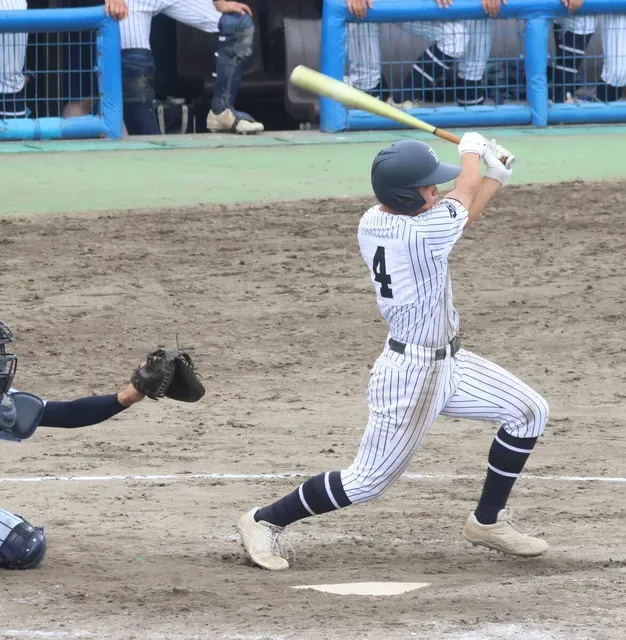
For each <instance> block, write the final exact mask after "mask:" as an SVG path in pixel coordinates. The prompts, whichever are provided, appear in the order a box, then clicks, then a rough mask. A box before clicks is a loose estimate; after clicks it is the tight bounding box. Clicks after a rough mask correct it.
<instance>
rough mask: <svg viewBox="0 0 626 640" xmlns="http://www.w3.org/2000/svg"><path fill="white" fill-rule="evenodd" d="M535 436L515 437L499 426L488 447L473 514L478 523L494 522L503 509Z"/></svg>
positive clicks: (529, 452)
mask: <svg viewBox="0 0 626 640" xmlns="http://www.w3.org/2000/svg"><path fill="white" fill-rule="evenodd" d="M536 442H537V438H516V437H514V436H512V435H510V434H509V433H507V432H506V431H505V430H504V428H500V430H499V431H498V433H497V434H496V437H495V438H494V441H493V443H492V445H491V449H490V450H489V462H488V465H487V466H488V467H489V469H488V471H487V478H486V479H485V484H484V486H483V493H482V495H481V496H480V500H479V502H478V507H476V511H475V512H474V515H475V516H476V519H477V520H478V522H480V523H481V524H494V523H495V522H496V521H497V518H498V512H499V511H500V510H501V509H504V507H505V506H506V502H507V500H508V499H509V495H510V493H511V489H512V488H513V485H514V484H515V481H516V480H517V478H518V477H519V475H520V473H521V472H522V469H523V468H524V465H525V464H526V460H528V456H529V455H530V454H531V452H532V450H533V447H534V446H535V443H536Z"/></svg>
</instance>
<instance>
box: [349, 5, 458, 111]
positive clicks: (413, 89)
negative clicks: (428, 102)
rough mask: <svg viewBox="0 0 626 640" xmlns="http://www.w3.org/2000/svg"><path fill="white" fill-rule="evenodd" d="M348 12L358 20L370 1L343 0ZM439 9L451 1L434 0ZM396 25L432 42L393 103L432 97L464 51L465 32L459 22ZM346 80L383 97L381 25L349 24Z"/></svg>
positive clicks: (403, 83) (369, 23)
mask: <svg viewBox="0 0 626 640" xmlns="http://www.w3.org/2000/svg"><path fill="white" fill-rule="evenodd" d="M346 1H347V5H348V11H349V12H350V13H351V14H352V15H353V16H354V17H355V18H358V19H359V20H363V19H365V17H366V15H367V11H368V9H371V8H372V2H373V0H346ZM435 1H436V2H437V5H438V6H439V7H441V8H447V7H448V6H449V5H450V4H452V2H451V0H435ZM399 26H400V27H401V28H403V29H405V30H407V31H409V32H410V33H411V34H412V35H415V36H419V37H422V38H424V39H425V40H429V41H431V42H433V41H434V42H433V44H431V45H429V47H428V48H427V49H426V50H425V51H424V52H423V53H422V54H421V56H419V58H418V59H417V60H415V62H414V64H413V66H412V68H411V72H410V73H409V74H408V75H407V76H406V77H405V78H404V79H403V82H402V88H401V89H400V90H399V91H397V92H396V94H395V95H394V100H395V101H396V102H401V103H405V105H404V106H407V107H408V106H410V105H409V104H406V103H407V102H413V101H416V100H420V99H421V100H424V99H432V97H433V95H434V92H435V90H436V88H437V87H440V86H442V85H443V84H444V83H445V78H446V77H447V76H449V71H450V70H451V69H453V68H454V65H455V64H456V62H457V61H458V60H459V59H460V58H461V56H462V55H463V53H464V52H465V46H466V44H467V32H466V30H465V27H464V26H463V23H461V22H443V21H442V22H439V21H433V22H405V23H399ZM347 29H348V33H347V35H348V67H349V71H348V77H349V83H350V84H351V85H352V86H353V87H356V88H357V89H361V91H366V92H367V93H370V94H371V95H374V96H376V97H382V99H383V100H386V99H387V98H388V97H389V88H388V86H387V84H386V82H385V79H384V77H383V75H382V73H381V60H380V25H378V24H377V23H374V22H351V23H348V28H347Z"/></svg>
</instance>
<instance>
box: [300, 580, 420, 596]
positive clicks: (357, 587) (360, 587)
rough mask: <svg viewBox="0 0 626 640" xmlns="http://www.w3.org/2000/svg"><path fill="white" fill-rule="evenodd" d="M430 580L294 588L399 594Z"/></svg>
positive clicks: (365, 594) (351, 594) (386, 594)
mask: <svg viewBox="0 0 626 640" xmlns="http://www.w3.org/2000/svg"><path fill="white" fill-rule="evenodd" d="M429 584H430V583H429V582H348V583H345V584H307V585H302V586H298V587H292V588H293V589H315V591H322V592H323V593H336V594H338V595H341V596H398V595H400V594H401V593H408V592H409V591H415V590H416V589H422V588H423V587H427V586H429Z"/></svg>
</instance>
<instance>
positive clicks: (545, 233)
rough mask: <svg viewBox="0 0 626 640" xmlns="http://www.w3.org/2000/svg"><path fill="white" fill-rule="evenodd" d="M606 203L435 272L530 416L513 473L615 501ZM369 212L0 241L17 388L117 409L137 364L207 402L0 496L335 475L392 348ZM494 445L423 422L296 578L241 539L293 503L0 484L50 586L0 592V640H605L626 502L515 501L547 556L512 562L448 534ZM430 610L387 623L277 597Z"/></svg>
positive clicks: (98, 222) (616, 442)
mask: <svg viewBox="0 0 626 640" xmlns="http://www.w3.org/2000/svg"><path fill="white" fill-rule="evenodd" d="M621 192H623V187H622V186H621V185H618V184H610V183H602V184H582V183H570V184H564V185H559V186H542V187H517V188H510V189H508V190H506V191H504V192H503V193H502V194H501V195H500V196H499V197H498V199H497V201H496V202H495V204H494V205H493V206H492V207H491V208H490V211H489V213H488V214H487V215H486V216H485V218H484V219H483V220H482V221H480V222H479V223H478V224H476V225H475V226H474V227H472V228H471V229H469V230H468V231H467V233H466V236H465V238H464V239H463V240H462V241H461V242H460V244H459V246H458V248H457V249H456V250H455V252H454V254H453V258H452V272H453V279H454V283H455V293H456V303H457V308H458V309H459V310H460V312H461V318H462V338H463V343H464V346H465V347H467V348H471V349H474V350H476V351H478V352H480V353H481V354H483V355H485V356H487V357H490V358H492V359H494V360H496V361H498V362H499V363H501V364H503V365H504V366H506V367H508V368H510V369H511V370H512V371H513V372H515V373H517V374H518V375H519V376H520V377H522V378H523V379H525V380H527V381H528V382H529V383H531V384H532V385H533V386H535V387H536V388H537V389H538V390H540V391H541V392H542V393H543V394H545V395H546V396H547V398H548V399H549V401H550V404H551V407H552V414H551V421H550V424H549V428H548V431H547V433H546V435H545V437H544V438H543V440H542V442H541V443H540V445H539V446H538V447H537V450H536V452H535V453H534V454H533V456H531V460H530V462H529V465H528V472H529V473H531V474H540V475H551V476H558V475H578V476H615V477H622V478H623V477H624V476H626V463H625V462H624V460H625V459H626V436H625V434H624V403H625V400H626V391H625V389H624V382H623V381H624V379H625V378H626V364H625V360H624V352H625V347H624V345H623V337H624V329H623V326H624V319H625V315H626V306H625V305H626V266H625V265H624V255H625V249H626V241H625V240H624V237H625V236H626V219H625V218H624V214H623V211H622V210H621V207H620V205H619V202H620V200H623V196H621V195H620V193H621ZM367 204H369V203H368V202H366V201H360V202H350V201H347V200H332V201H330V200H328V201H318V202H294V203H288V204H284V203H283V204H280V205H276V206H273V205H271V204H268V205H260V206H254V207H237V208H233V207H218V208H215V209H205V208H195V209H187V210H164V211H156V212H155V211H151V212H135V211H133V212H119V213H110V214H105V215H87V216H80V217H72V216H49V217H30V218H12V219H0V251H1V252H2V264H3V271H4V273H3V275H2V280H3V294H4V300H3V304H2V306H1V314H0V317H2V318H3V319H4V320H5V321H7V322H8V323H9V325H10V326H12V327H13V328H14V329H15V331H16V333H17V335H18V337H19V342H18V345H17V346H18V350H19V355H20V368H19V371H18V377H17V380H16V383H17V384H18V386H20V387H21V388H23V389H25V390H30V391H32V392H35V393H38V394H41V395H42V396H44V397H49V398H57V399H63V398H72V397H76V396H78V395H82V394H87V393H98V392H111V391H115V390H117V389H118V388H120V387H121V386H122V385H124V384H125V382H126V381H127V379H128V376H129V375H130V371H131V369H132V367H133V366H134V365H135V364H136V363H137V362H139V361H140V359H141V358H142V357H143V356H144V355H145V353H146V352H147V351H148V350H149V349H150V348H151V347H152V346H154V345H155V344H161V345H164V344H171V343H173V342H174V340H175V334H176V333H178V334H179V339H180V341H181V343H182V344H183V345H185V346H192V347H193V354H194V357H195V358H196V361H197V363H198V365H199V368H200V370H201V371H202V372H204V374H205V378H206V383H207V387H208V394H207V397H206V401H203V402H201V403H199V404H197V405H191V406H183V405H176V404H174V403H171V402H159V403H154V402H149V401H146V402H144V403H142V404H141V405H139V406H137V407H135V408H134V409H132V410H131V411H129V412H128V413H127V414H125V415H123V416H121V417H120V418H118V419H116V420H114V421H112V422H110V423H108V424H105V425H100V426H96V427H92V428H89V429H82V430H78V431H75V432H61V431H54V430H46V429H41V430H40V431H39V432H38V433H37V434H36V436H35V437H34V438H33V439H32V440H31V441H29V442H26V443H22V444H20V445H13V446H11V445H10V444H8V443H5V444H3V445H2V449H3V453H2V455H3V461H4V464H3V472H2V478H7V477H14V478H17V477H31V476H41V475H44V474H53V475H54V474H62V475H89V476H94V475H111V474H129V473H136V474H140V473H141V474H160V473H165V474H172V473H213V472H232V473H241V474H251V473H279V472H299V473H311V474H313V473H317V472H319V471H322V470H328V469H338V468H341V467H342V466H345V465H347V464H349V463H350V461H351V459H352V456H353V455H354V452H355V450H356V447H357V446H358V442H359V439H360V434H361V429H362V426H363V425H364V422H365V420H366V395H365V390H366V385H367V379H368V370H369V367H370V366H371V364H372V363H373V361H374V359H375V358H376V356H377V354H378V352H379V351H380V349H381V347H382V344H383V342H384V339H385V335H386V331H385V327H384V325H383V324H382V322H381V320H380V319H379V316H378V312H377V309H376V305H375V298H374V295H373V292H372V290H371V289H370V284H369V281H368V275H367V271H366V269H365V267H364V266H363V265H362V264H361V259H360V256H359V253H358V245H357V242H356V235H355V234H356V226H357V223H358V218H359V216H360V214H361V213H362V211H363V209H364V208H365V207H366V206H367ZM493 432H494V428H493V427H491V426H489V425H485V424H480V423H472V422H460V421H450V420H444V419H442V420H441V421H438V422H437V424H436V425H435V427H434V428H433V430H432V432H431V434H430V436H429V438H428V440H427V441H426V443H425V445H424V447H423V449H422V450H421V451H420V452H419V453H418V455H417V456H416V459H415V460H414V462H413V464H412V466H411V469H410V471H411V472H414V473H425V474H431V473H432V474H440V475H448V476H449V475H455V474H459V475H464V476H465V475H467V476H470V477H469V479H453V478H445V477H436V478H429V479H418V480H407V479H403V480H401V481H400V482H399V483H398V484H397V485H396V486H395V487H394V488H393V489H392V490H391V491H390V492H389V493H388V494H387V495H386V496H385V497H384V498H383V499H382V500H380V501H378V502H376V503H371V504H369V505H366V506H363V507H360V508H354V509H348V510H346V511H345V512H342V513H339V514H333V515H330V516H328V517H324V518H319V519H315V520H310V521H305V522H303V523H301V524H298V525H296V526H294V527H293V530H292V533H291V542H292V544H293V545H294V547H295V549H296V551H297V561H296V564H295V566H294V568H293V570H291V571H289V572H285V573H282V574H271V573H267V572H263V571H261V570H257V569H255V568H253V567H251V566H249V565H248V564H247V563H246V561H245V560H244V558H243V556H242V554H241V551H240V548H239V546H238V542H237V541H236V538H235V536H234V523H235V521H236V520H237V518H238V517H239V515H240V514H241V513H242V512H243V511H244V510H246V509H248V508H249V507H251V506H253V505H255V504H261V503H264V502H266V501H269V500H271V499H273V498H274V497H277V496H279V495H281V494H282V493H284V492H285V491H287V490H289V489H290V488H291V487H294V486H296V485H297V482H298V481H297V480H296V479H293V478H291V479H267V480H262V481H259V480H249V479H248V480H246V479H238V480H233V479H222V480H198V479H196V480H194V479H191V480H185V481H176V482H174V481H169V480H163V481H154V480H152V481H110V482H101V481H100V482H99V481H86V482H63V481H59V482H42V483H0V504H1V505H2V506H3V507H4V508H7V509H12V510H15V511H17V512H18V513H21V514H23V515H24V516H25V517H28V518H29V520H31V521H32V522H33V523H35V524H42V525H44V526H45V527H46V528H47V531H48V534H49V541H50V548H49V555H48V557H47V560H46V562H45V564H44V566H43V567H42V568H41V569H40V570H38V571H33V572H27V573H4V574H2V582H1V585H0V594H1V596H0V597H1V600H2V607H1V608H0V638H16V637H19V638H43V637H45V638H80V637H85V638H96V639H98V640H100V639H108V638H111V639H113V640H126V639H129V640H130V639H131V638H135V639H137V640H144V639H145V640H152V639H155V640H156V639H164V640H169V639H172V640H174V639H176V640H191V639H192V638H201V639H205V638H206V639H209V638H240V639H252V638H259V639H261V638H268V639H269V638H271V639H277V638H285V639H289V640H296V639H297V640H313V639H316V640H317V639H324V640H326V639H330V638H337V639H342V640H351V639H357V638H358V639H361V638H368V639H369V638H371V639H374V640H383V639H384V640H388V639H389V640H391V639H400V638H402V639H404V638H417V639H425V640H426V639H428V640H432V639H438V638H450V639H454V640H483V639H487V638H494V639H495V638H515V639H520V638H523V639H524V640H540V639H541V640H543V639H554V638H558V639H563V640H574V639H576V640H579V639H582V638H590V639H591V638H593V639H607V640H608V639H615V640H617V639H620V640H621V639H623V638H624V637H625V635H626V633H625V631H624V630H625V628H626V604H625V603H626V540H625V536H624V524H625V519H626V484H625V483H623V482H622V483H618V482H612V483H600V482H589V481H582V480H581V481H574V482H572V481H557V480H545V479H544V480H541V479H529V478H526V479H524V480H522V481H520V483H519V485H518V487H517V488H516V490H515V493H514V496H513V498H512V506H513V507H516V508H517V513H518V515H519V518H520V520H521V522H522V524H523V526H525V527H526V528H529V529H535V530H536V531H537V532H540V533H542V534H545V535H546V536H547V538H548V539H549V541H550V542H551V544H552V548H551V550H550V552H549V553H548V554H547V555H546V556H545V557H543V558H540V559H535V560H526V561H522V560H515V559H511V558H506V557H503V556H498V555H495V554H490V553H488V552H486V551H484V550H479V549H474V548H472V547H470V546H469V545H467V544H465V543H464V542H463V541H462V540H461V538H460V528H461V526H462V523H463V521H464V519H465V517H466V516H467V513H468V511H469V510H470V509H471V508H472V506H473V504H474V500H475V499H476V497H477V494H478V492H479V490H480V484H481V482H480V478H481V476H482V474H483V470H484V467H485V460H486V453H487V450H488V447H489V443H490V440H491V438H492V435H493ZM376 579H378V580H397V581H414V582H428V583H431V586H430V587H428V588H426V589H424V590H420V591H415V592H412V593H409V594H405V595H402V596H397V597H393V598H380V599H375V598H371V597H369V598H368V597H352V596H350V597H339V596H330V595H325V594H321V593H317V592H313V591H296V590H293V589H291V587H292V586H294V585H302V584H316V583H331V582H348V581H364V580H376Z"/></svg>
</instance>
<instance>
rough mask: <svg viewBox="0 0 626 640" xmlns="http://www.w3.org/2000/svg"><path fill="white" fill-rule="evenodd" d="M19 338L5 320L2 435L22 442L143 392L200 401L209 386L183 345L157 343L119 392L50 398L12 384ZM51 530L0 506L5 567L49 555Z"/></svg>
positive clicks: (91, 419)
mask: <svg viewBox="0 0 626 640" xmlns="http://www.w3.org/2000/svg"><path fill="white" fill-rule="evenodd" d="M14 340H15V338H14V336H13V333H12V331H11V330H10V329H9V327H8V326H7V325H6V324H4V322H0V439H2V440H9V441H14V442H15V441H17V442H21V441H22V440H26V439H28V438H30V437H31V436H32V435H33V434H34V433H35V431H36V430H37V428H38V427H57V428H62V429H75V428H78V427H87V426H90V425H94V424H99V423H101V422H104V421H106V420H109V419H110V418H112V417H114V416H116V415H117V414H118V413H121V412H122V411H125V410H126V409H128V408H129V407H131V406H132V405H134V404H136V403H137V402H141V400H143V399H144V397H146V396H148V397H150V398H162V397H165V396H167V397H169V398H173V399H175V400H182V401H184V402H196V401H197V400H199V399H200V398H201V397H202V396H203V395H204V387H203V386H202V383H201V382H200V381H199V380H198V378H197V377H196V375H195V372H194V365H193V361H192V360H191V357H190V356H189V354H188V353H187V352H185V351H183V350H181V349H168V350H162V349H158V350H156V351H153V352H151V353H150V354H148V358H147V360H146V362H144V363H143V364H141V365H140V366H139V367H137V368H136V369H135V371H134V372H133V375H132V377H131V381H130V384H129V385H128V386H127V387H126V388H125V389H123V390H122V391H120V392H119V393H115V394H109V395H96V396H88V397H86V398H79V399H77V400H71V401H62V402H58V401H46V400H42V399H41V398H39V397H38V396H36V395H33V394H31V393H24V392H22V391H18V390H17V389H14V388H13V387H12V386H11V385H12V383H13V379H14V377H15V371H16V369H17V356H16V355H15V354H14V353H11V352H10V351H9V350H8V349H10V345H11V344H12V343H13V342H14ZM47 546H48V544H47V541H46V536H45V534H44V530H43V528H41V527H34V526H33V525H31V524H30V523H29V522H28V521H26V520H25V519H24V518H22V517H21V516H18V515H16V514H14V513H10V512H9V511H5V510H4V509H0V569H34V568H35V567H37V566H39V565H40V564H41V562H43V559H44V557H45V555H46V549H47Z"/></svg>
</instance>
